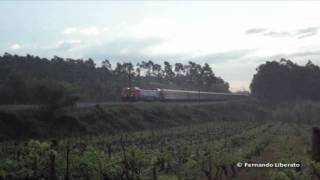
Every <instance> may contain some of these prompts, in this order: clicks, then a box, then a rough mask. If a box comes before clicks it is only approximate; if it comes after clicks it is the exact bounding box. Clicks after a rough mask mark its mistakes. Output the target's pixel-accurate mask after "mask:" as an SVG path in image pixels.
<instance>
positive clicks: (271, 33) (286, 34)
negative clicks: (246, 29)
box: [263, 31, 291, 38]
mask: <svg viewBox="0 0 320 180" xmlns="http://www.w3.org/2000/svg"><path fill="white" fill-rule="evenodd" d="M263 35H264V36H270V37H275V38H281V37H289V36H291V34H290V33H289V32H285V31H282V32H278V31H269V32H266V33H263Z"/></svg>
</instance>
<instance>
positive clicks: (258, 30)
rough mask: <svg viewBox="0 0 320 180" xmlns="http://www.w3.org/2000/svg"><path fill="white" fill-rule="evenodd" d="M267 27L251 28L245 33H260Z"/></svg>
mask: <svg viewBox="0 0 320 180" xmlns="http://www.w3.org/2000/svg"><path fill="white" fill-rule="evenodd" d="M266 30H267V29H265V28H251V29H248V30H246V32H245V34H260V33H263V32H265V31H266Z"/></svg>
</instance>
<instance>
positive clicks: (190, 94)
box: [122, 87, 248, 101]
mask: <svg viewBox="0 0 320 180" xmlns="http://www.w3.org/2000/svg"><path fill="white" fill-rule="evenodd" d="M246 97H248V95H244V94H234V93H216V92H203V91H200V92H199V91H185V90H173V89H157V90H147V89H141V88H138V87H131V88H124V90H123V93H122V100H124V101H139V100H140V101H141V100H142V101H157V100H161V101H199V100H200V101H222V100H232V99H241V98H246Z"/></svg>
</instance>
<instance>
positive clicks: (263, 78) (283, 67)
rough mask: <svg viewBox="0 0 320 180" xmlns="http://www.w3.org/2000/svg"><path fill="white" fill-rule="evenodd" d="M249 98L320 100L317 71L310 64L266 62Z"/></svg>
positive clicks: (254, 81) (260, 68) (260, 67)
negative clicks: (251, 96)
mask: <svg viewBox="0 0 320 180" xmlns="http://www.w3.org/2000/svg"><path fill="white" fill-rule="evenodd" d="M250 88H251V94H252V95H253V96H255V97H257V98H258V99H260V100H263V101H270V102H280V101H295V100H314V101H318V100H320V93H319V92H320V68H319V66H317V65H315V64H314V63H312V62H311V61H308V62H307V63H306V64H305V65H298V64H296V63H293V62H292V61H290V60H286V59H281V60H280V61H271V62H270V61H267V62H266V63H264V64H262V65H260V66H259V67H258V68H257V73H256V74H255V75H254V76H253V80H252V82H251V85H250Z"/></svg>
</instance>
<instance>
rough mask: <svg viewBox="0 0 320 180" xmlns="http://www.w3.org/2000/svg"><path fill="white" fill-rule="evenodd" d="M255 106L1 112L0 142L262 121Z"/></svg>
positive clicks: (148, 105)
mask: <svg viewBox="0 0 320 180" xmlns="http://www.w3.org/2000/svg"><path fill="white" fill-rule="evenodd" d="M265 113H266V112H265V111H264V110H263V109H262V108H259V106H257V105H256V104H254V103H248V102H226V103H215V104H208V103H204V104H192V105H189V104H183V103H177V104H175V103H173V104H169V103H138V104H120V105H114V106H110V105H106V106H103V105H96V106H92V107H88V108H68V109H55V110H52V109H45V108H37V109H29V110H19V111H10V112H4V111H2V112H1V111H0V138H1V140H10V139H19V138H50V137H65V136H81V135H99V134H119V133H125V132H130V131H140V130H152V129H161V128H168V127H176V126H188V125H193V124H199V123H206V122H212V121H221V120H222V121H237V120H244V119H247V120H263V119H264V117H266V115H265Z"/></svg>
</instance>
